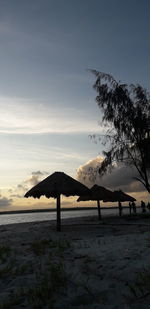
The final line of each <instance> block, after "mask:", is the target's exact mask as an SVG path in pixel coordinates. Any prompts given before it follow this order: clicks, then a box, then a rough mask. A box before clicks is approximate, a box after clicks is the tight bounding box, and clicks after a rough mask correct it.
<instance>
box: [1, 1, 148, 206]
mask: <svg viewBox="0 0 150 309" xmlns="http://www.w3.org/2000/svg"><path fill="white" fill-rule="evenodd" d="M149 30H150V2H149V1H147V0H143V1H141V0H126V1H123V0H113V1H112V0H76V1H73V0H25V1H23V0H13V1H11V0H0V46H1V48H0V145H1V147H0V149H1V151H0V158H1V160H0V171H1V172H0V210H12V209H18V208H20V209H25V208H29V207H30V208H32V207H34V208H35V207H37V208H38V207H43V205H44V206H45V207H46V204H47V207H48V206H49V204H50V203H51V205H54V204H53V203H54V201H53V200H50V201H48V200H46V199H41V200H39V201H37V200H33V199H25V198H23V196H24V193H25V192H26V190H27V189H29V188H31V187H32V186H33V185H34V184H36V183H37V181H40V180H41V179H43V178H45V177H47V176H48V175H50V174H51V173H53V172H55V171H64V172H65V173H67V174H69V175H70V176H72V177H74V178H77V177H78V179H80V180H82V179H81V178H82V177H81V171H82V169H86V168H87V166H95V164H97V161H98V160H99V159H100V160H101V156H102V150H104V146H103V145H102V144H101V143H98V144H95V143H93V142H92V141H91V139H90V138H89V135H90V134H96V133H97V134H101V133H102V132H103V131H102V128H101V126H100V124H99V120H100V119H101V113H100V110H99V109H98V107H97V105H96V102H95V97H96V92H95V91H94V90H93V88H92V86H93V84H94V81H95V78H94V76H93V75H92V74H91V73H90V72H89V71H88V69H96V70H99V71H103V72H106V73H111V74H112V75H113V76H114V77H115V78H116V79H119V80H121V81H122V82H127V83H132V82H133V83H140V84H141V85H142V86H144V87H146V88H147V89H148V90H149V91H150V61H149V55H150V34H149ZM134 175H135V171H133V172H131V170H130V171H128V169H124V167H123V166H119V167H118V169H117V170H115V171H114V172H113V174H111V175H107V176H105V178H104V179H99V180H97V183H99V184H102V185H105V186H106V187H108V188H110V189H112V190H114V189H119V188H120V189H122V190H125V191H126V192H130V194H133V195H134V196H135V197H137V199H138V201H140V200H141V199H142V198H143V199H144V200H145V201H148V199H149V194H148V193H146V192H144V188H143V187H142V186H140V185H139V184H138V183H136V182H135V181H133V178H132V177H133V176H134ZM88 185H89V186H90V185H92V184H88ZM67 203H68V204H67ZM64 205H69V206H70V205H73V199H67V202H66V204H65V200H64ZM74 206H76V205H75V204H74Z"/></svg>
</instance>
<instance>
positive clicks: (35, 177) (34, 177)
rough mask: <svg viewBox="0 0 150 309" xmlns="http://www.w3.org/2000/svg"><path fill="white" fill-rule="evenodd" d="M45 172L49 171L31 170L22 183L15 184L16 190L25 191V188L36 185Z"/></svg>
mask: <svg viewBox="0 0 150 309" xmlns="http://www.w3.org/2000/svg"><path fill="white" fill-rule="evenodd" d="M47 174H49V173H48V172H46V171H44V172H41V171H40V170H39V171H33V172H32V173H31V175H30V176H29V177H28V178H27V179H25V180H24V181H23V182H22V183H20V184H18V185H17V191H18V192H20V191H23V192H26V191H27V190H29V187H31V186H36V185H37V184H38V183H39V182H40V181H41V180H42V179H41V178H43V176H44V175H47Z"/></svg>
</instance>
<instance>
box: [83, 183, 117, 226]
mask: <svg viewBox="0 0 150 309" xmlns="http://www.w3.org/2000/svg"><path fill="white" fill-rule="evenodd" d="M112 198H113V193H112V192H111V191H110V190H108V189H106V188H104V187H101V186H98V185H94V186H93V187H92V188H91V189H90V192H89V193H88V194H84V195H81V196H80V197H79V198H78V199H77V202H80V201H97V207H98V218H99V220H101V218H102V216H101V207H100V201H103V200H104V199H108V200H111V199H112Z"/></svg>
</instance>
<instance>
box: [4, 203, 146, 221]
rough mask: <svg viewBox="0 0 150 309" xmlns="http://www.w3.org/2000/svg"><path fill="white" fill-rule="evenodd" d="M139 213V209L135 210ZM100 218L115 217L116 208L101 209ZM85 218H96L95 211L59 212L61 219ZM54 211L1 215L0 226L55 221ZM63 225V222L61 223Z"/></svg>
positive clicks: (124, 211)
mask: <svg viewBox="0 0 150 309" xmlns="http://www.w3.org/2000/svg"><path fill="white" fill-rule="evenodd" d="M137 211H138V212H140V210H139V209H137ZM101 214H102V216H104V217H105V216H113V215H114V216H115V215H118V208H113V209H111V208H109V209H108V208H107V209H101ZM123 214H129V209H128V208H127V207H126V208H124V209H123ZM85 216H97V209H89V210H71V211H61V218H62V219H63V218H64V219H67V218H77V217H85ZM55 219H56V211H54V212H48V211H47V212H37V213H36V212H33V213H17V214H16V213H15V214H1V215H0V225H6V224H14V223H25V222H35V221H47V220H55ZM62 223H63V222H62Z"/></svg>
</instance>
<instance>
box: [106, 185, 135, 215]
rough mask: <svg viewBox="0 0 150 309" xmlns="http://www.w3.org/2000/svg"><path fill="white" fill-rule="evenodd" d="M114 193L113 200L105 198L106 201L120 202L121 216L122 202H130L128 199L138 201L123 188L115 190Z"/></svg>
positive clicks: (120, 210)
mask: <svg viewBox="0 0 150 309" xmlns="http://www.w3.org/2000/svg"><path fill="white" fill-rule="evenodd" d="M112 193H113V195H112V199H111V200H107V199H105V200H104V202H118V207H119V214H120V216H121V213H122V207H121V202H128V201H129V202H134V201H136V199H135V198H134V197H132V196H131V195H128V194H126V193H124V192H123V191H122V190H119V191H114V192H112Z"/></svg>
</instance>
